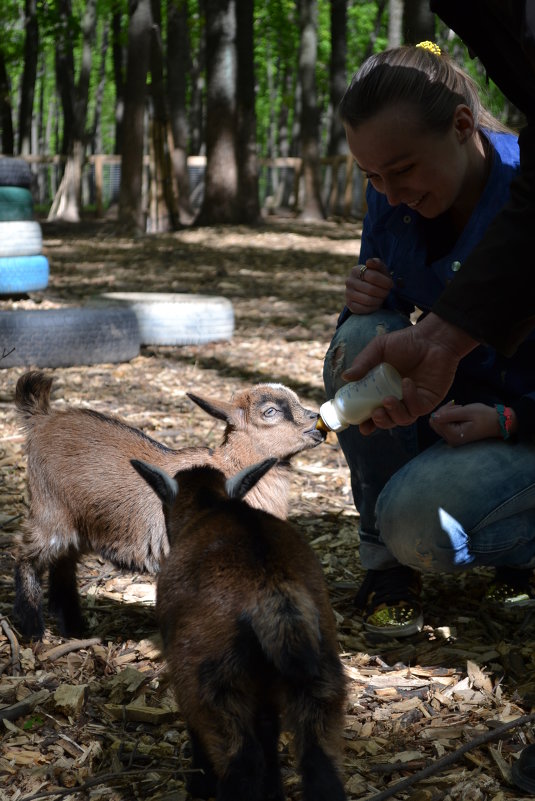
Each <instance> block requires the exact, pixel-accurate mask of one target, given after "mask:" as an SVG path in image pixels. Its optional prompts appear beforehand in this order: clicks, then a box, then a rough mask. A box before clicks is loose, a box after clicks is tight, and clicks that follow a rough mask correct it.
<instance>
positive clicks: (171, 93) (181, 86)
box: [166, 0, 194, 225]
mask: <svg viewBox="0 0 535 801" xmlns="http://www.w3.org/2000/svg"><path fill="white" fill-rule="evenodd" d="M191 66H192V65H191V56H190V42H189V32H188V4H187V0H167V87H166V91H167V103H168V106H169V118H170V123H171V131H172V134H173V149H172V152H171V160H172V163H173V175H174V178H175V181H176V185H177V188H178V215H179V221H180V222H181V223H182V224H184V225H187V224H188V223H191V222H192V220H193V216H194V215H193V209H192V208H191V203H190V182H189V173H188V138H189V126H188V115H187V109H186V90H187V80H186V76H187V75H191Z"/></svg>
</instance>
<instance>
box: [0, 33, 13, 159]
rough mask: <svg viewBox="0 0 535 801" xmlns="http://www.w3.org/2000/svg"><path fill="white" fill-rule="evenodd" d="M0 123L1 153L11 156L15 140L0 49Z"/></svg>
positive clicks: (7, 77) (6, 78) (4, 63)
mask: <svg viewBox="0 0 535 801" xmlns="http://www.w3.org/2000/svg"><path fill="white" fill-rule="evenodd" d="M0 122H1V123H2V127H1V131H0V133H1V137H0V141H1V144H2V151H1V152H2V153H5V155H6V156H12V155H13V153H14V151H15V138H14V135H13V113H12V108H11V90H10V85H9V76H8V74H7V69H6V62H5V58H4V52H3V50H2V48H1V47H0Z"/></svg>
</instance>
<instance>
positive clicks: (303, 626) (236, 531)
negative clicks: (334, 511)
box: [133, 460, 346, 801]
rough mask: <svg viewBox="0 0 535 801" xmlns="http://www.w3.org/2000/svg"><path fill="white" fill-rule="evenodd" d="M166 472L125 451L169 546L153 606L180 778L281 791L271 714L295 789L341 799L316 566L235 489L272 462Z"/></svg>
mask: <svg viewBox="0 0 535 801" xmlns="http://www.w3.org/2000/svg"><path fill="white" fill-rule="evenodd" d="M271 464H272V462H271V461H269V460H268V461H265V462H263V463H261V464H257V465H253V466H252V467H250V468H245V469H244V470H242V471H241V472H240V473H239V474H238V475H237V476H235V477H234V478H231V479H227V480H226V479H225V476H224V475H223V473H221V472H220V471H219V470H215V469H214V468H213V467H208V466H204V467H197V468H192V469H190V470H186V471H180V472H178V473H177V474H176V475H175V476H174V478H171V477H170V476H169V475H167V474H166V473H165V472H164V471H162V470H160V469H159V468H155V467H154V466H151V465H148V464H147V463H146V462H136V461H134V462H133V465H134V467H135V468H136V470H138V471H139V472H140V474H141V475H143V476H144V477H145V479H146V481H147V482H148V483H149V484H150V485H151V486H152V487H153V489H154V490H155V492H156V494H157V495H158V496H159V498H160V499H161V501H162V504H163V508H164V512H165V518H166V522H167V530H168V536H169V542H170V543H171V551H170V554H169V557H168V558H167V559H166V560H165V563H164V564H163V565H162V568H161V571H160V574H159V576H158V583H157V592H156V614H157V617H158V623H159V627H160V631H161V634H162V638H163V643H164V652H165V657H166V660H167V665H168V669H169V676H170V680H171V683H172V685H173V688H174V691H175V695H176V698H177V702H178V705H179V707H180V711H181V713H182V714H183V716H184V719H185V722H186V725H187V728H188V733H189V736H190V740H191V744H192V755H193V765H192V767H193V768H194V769H198V770H196V771H194V772H193V773H190V774H188V779H187V783H186V788H187V790H188V791H189V792H190V793H191V794H192V795H193V796H194V797H196V798H209V797H212V796H214V795H215V797H216V800H217V801H268V799H269V801H283V799H284V791H283V786H282V779H281V773H280V767H279V760H278V747H277V744H278V739H279V732H280V730H281V723H282V724H283V726H284V730H285V731H289V732H291V733H292V734H293V735H294V750H295V753H296V757H297V762H298V766H299V771H300V774H301V778H302V787H303V800H304V801H344V799H345V797H346V796H345V792H344V788H343V785H342V781H341V779H340V775H339V773H338V768H337V761H338V759H337V757H338V755H339V753H340V745H341V734H342V726H343V718H344V711H345V702H346V680H345V676H344V671H343V668H342V664H341V661H340V658H339V655H338V645H337V638H336V627H335V620H334V615H333V611H332V609H331V606H330V603H329V597H328V593H327V587H326V584H325V580H324V576H323V571H322V568H321V565H320V563H319V561H318V560H317V558H316V555H315V554H314V552H313V550H312V548H311V547H310V545H309V544H308V543H307V541H306V540H305V538H304V537H303V536H302V534H301V533H300V532H299V531H298V530H297V529H295V528H293V527H292V526H291V525H290V524H289V523H288V522H286V521H284V520H281V519H280V518H277V517H275V516H273V515H270V514H268V513H266V512H263V511H261V510H258V509H253V508H251V507H250V506H249V505H248V504H247V503H245V502H244V501H243V500H242V498H243V496H244V494H245V493H246V492H247V491H248V489H249V487H250V486H251V484H252V483H254V481H255V480H257V479H258V477H259V476H261V475H262V474H263V473H264V472H265V471H266V470H268V469H269V468H270V466H271Z"/></svg>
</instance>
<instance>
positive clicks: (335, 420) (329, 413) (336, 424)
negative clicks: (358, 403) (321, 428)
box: [320, 400, 349, 431]
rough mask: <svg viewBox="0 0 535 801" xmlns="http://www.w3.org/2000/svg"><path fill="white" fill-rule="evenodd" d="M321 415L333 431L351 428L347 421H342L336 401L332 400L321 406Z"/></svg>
mask: <svg viewBox="0 0 535 801" xmlns="http://www.w3.org/2000/svg"><path fill="white" fill-rule="evenodd" d="M320 417H321V419H322V420H323V422H324V423H325V425H326V426H327V427H328V428H329V429H330V430H331V431H343V430H344V429H345V428H349V426H348V424H347V423H342V421H341V420H340V418H339V417H338V413H337V411H336V407H335V405H334V403H333V402H332V401H330V400H329V401H325V403H323V404H322V405H321V406H320Z"/></svg>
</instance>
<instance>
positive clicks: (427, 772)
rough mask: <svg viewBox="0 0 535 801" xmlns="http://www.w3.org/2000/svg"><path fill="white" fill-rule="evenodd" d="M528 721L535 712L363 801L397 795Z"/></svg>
mask: <svg viewBox="0 0 535 801" xmlns="http://www.w3.org/2000/svg"><path fill="white" fill-rule="evenodd" d="M526 723H535V713H531V714H530V715H522V716H521V717H519V718H515V719H514V720H511V721H510V722H509V723H504V724H503V725H502V726H498V727H497V728H496V729H493V730H492V731H487V732H485V733H484V734H480V735H478V736H477V737H474V738H473V739H472V740H469V741H468V742H467V743H465V744H464V745H461V746H460V748H456V749H455V751H452V752H451V753H450V754H446V756H443V757H441V759H437V760H436V761H435V762H432V763H431V764H430V765H428V766H427V767H426V768H423V770H420V771H418V773H415V774H414V775H413V776H408V777H407V778H406V779H402V780H401V781H399V782H396V784H393V785H392V787H387V788H386V790H382V791H381V792H380V793H376V794H375V795H370V796H368V797H367V798H365V799H363V801H385V799H386V798H391V797H392V796H393V795H396V793H401V792H402V790H406V789H407V788H408V787H412V786H413V785H414V784H417V783H418V782H421V781H422V779H427V778H428V776H434V775H435V774H436V773H440V772H441V771H443V770H444V768H447V767H449V766H450V765H453V764H454V763H455V762H457V761H458V760H459V759H460V758H461V757H462V756H463V755H464V754H466V753H467V751H472V750H473V749H474V748H478V747H479V746H480V745H485V744H486V743H490V742H492V740H499V739H500V737H501V736H502V735H503V734H505V733H506V732H508V731H509V730H510V729H517V728H520V726H525V725H526Z"/></svg>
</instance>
